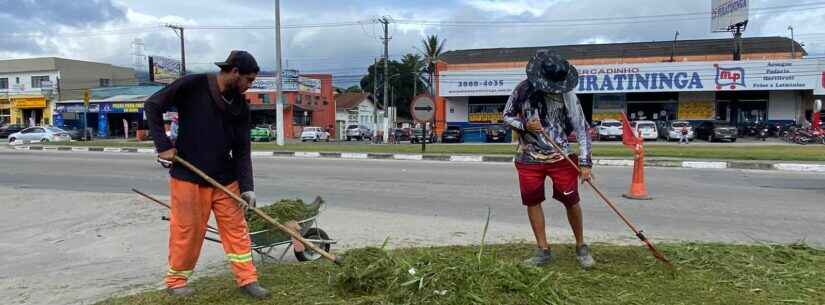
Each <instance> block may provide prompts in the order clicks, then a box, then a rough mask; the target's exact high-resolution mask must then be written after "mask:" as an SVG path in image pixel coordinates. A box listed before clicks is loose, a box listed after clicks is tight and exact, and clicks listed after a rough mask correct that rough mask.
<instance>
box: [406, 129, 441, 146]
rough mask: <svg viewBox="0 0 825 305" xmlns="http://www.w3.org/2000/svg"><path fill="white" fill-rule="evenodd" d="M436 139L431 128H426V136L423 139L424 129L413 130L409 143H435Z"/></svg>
mask: <svg viewBox="0 0 825 305" xmlns="http://www.w3.org/2000/svg"><path fill="white" fill-rule="evenodd" d="M436 140H438V138H436V137H435V132H433V130H432V128H427V136H426V138H425V137H424V128H420V127H419V128H415V129H413V136H412V138H411V139H410V143H412V144H416V143H421V142H422V141H427V143H435V141H436Z"/></svg>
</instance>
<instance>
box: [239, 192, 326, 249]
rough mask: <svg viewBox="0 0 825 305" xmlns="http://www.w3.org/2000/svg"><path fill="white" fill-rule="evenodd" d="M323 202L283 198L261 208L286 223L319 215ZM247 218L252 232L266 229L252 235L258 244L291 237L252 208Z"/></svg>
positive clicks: (279, 221) (280, 221)
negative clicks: (308, 202)
mask: <svg viewBox="0 0 825 305" xmlns="http://www.w3.org/2000/svg"><path fill="white" fill-rule="evenodd" d="M322 203H323V202H322V201H319V202H315V203H313V204H306V203H304V201H303V200H301V199H282V200H279V201H277V202H275V203H273V204H271V205H268V206H265V207H261V208H259V209H260V210H262V211H263V212H264V213H266V214H267V215H269V216H270V217H272V218H274V219H275V220H276V221H278V223H280V224H286V223H287V222H290V221H296V222H297V221H301V220H305V219H308V218H311V217H313V216H315V215H318V211H319V210H320V208H321V204H322ZM246 219H247V225H248V226H249V232H250V233H256V232H261V231H264V232H261V233H256V234H253V235H252V239H253V241H254V242H255V243H257V244H270V243H273V242H278V241H283V240H286V239H288V238H289V235H288V234H286V233H284V232H283V231H281V230H279V229H278V228H276V227H275V226H273V225H272V224H270V223H269V222H268V221H266V219H263V218H261V217H260V216H258V215H257V214H255V213H254V212H252V211H251V210H250V211H248V212H247V216H246Z"/></svg>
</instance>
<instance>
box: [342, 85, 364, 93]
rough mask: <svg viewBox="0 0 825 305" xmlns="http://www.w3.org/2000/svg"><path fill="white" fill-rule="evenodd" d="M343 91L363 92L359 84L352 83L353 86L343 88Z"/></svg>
mask: <svg viewBox="0 0 825 305" xmlns="http://www.w3.org/2000/svg"><path fill="white" fill-rule="evenodd" d="M344 92H363V90H361V86H359V85H353V86H350V87H349V88H347V89H346V90H344Z"/></svg>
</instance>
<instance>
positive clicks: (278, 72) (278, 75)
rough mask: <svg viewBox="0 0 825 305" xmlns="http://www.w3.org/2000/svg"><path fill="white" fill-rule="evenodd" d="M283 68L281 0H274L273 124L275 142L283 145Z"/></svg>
mask: <svg viewBox="0 0 825 305" xmlns="http://www.w3.org/2000/svg"><path fill="white" fill-rule="evenodd" d="M283 77H284V70H283V67H282V66H281V1H280V0H275V121H276V122H275V124H276V125H275V126H277V128H278V134H277V137H278V138H277V139H276V143H277V144H278V146H284V134H285V133H284V126H286V124H284V98H283V93H282V92H281V91H282V90H283V82H284V79H283Z"/></svg>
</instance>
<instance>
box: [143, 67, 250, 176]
mask: <svg viewBox="0 0 825 305" xmlns="http://www.w3.org/2000/svg"><path fill="white" fill-rule="evenodd" d="M227 101H231V103H228V102H227ZM173 106H174V107H175V108H177V111H178V137H177V139H176V140H175V144H174V145H173V144H172V142H171V141H170V140H169V138H168V137H166V133H165V129H164V126H163V113H164V112H166V111H168V110H169V109H170V108H171V107H173ZM144 110H145V112H146V118H147V120H148V123H149V131H150V132H151V134H152V139H153V140H154V142H155V147H156V148H157V151H158V152H163V151H166V150H169V149H171V148H173V147H174V148H177V151H178V156H180V157H181V158H183V159H184V160H186V161H189V163H192V164H193V165H195V166H196V167H197V168H199V169H200V170H202V171H203V172H205V173H206V174H207V175H209V176H210V177H212V178H213V179H215V180H217V181H218V182H219V183H221V184H224V185H227V184H230V183H232V182H234V181H238V182H239V184H240V189H241V192H246V191H252V190H254V186H253V180H252V157H251V151H250V146H251V144H250V139H249V124H250V122H249V121H250V111H249V105H247V103H246V101H245V99H244V97H243V95H242V94H240V93H237V92H232V93H228V94H223V95H221V93H220V92H219V90H218V82H217V76H216V75H214V74H192V75H187V76H185V77H183V78H180V79H178V80H176V81H175V82H173V83H171V84H169V85H168V86H166V87H165V88H163V89H161V90H160V91H158V92H157V93H155V94H154V95H152V97H150V98H149V100H147V101H146V104H145V105H144ZM169 174H170V175H171V176H172V177H173V178H176V179H180V180H184V181H189V182H194V183H198V184H202V185H208V183H207V182H206V181H205V180H203V179H201V178H200V177H198V176H197V175H196V174H195V173H194V172H192V171H189V170H188V169H186V168H185V167H183V166H181V165H173V166H172V169H170V170H169Z"/></svg>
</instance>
